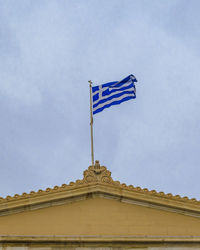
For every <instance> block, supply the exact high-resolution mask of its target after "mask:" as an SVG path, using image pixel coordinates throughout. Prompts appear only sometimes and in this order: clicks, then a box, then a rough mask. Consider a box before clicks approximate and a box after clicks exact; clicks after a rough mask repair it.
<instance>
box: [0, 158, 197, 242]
mask: <svg viewBox="0 0 200 250" xmlns="http://www.w3.org/2000/svg"><path fill="white" fill-rule="evenodd" d="M0 235H11V236H13V237H14V236H16V235H21V236H26V237H35V236H37V237H39V236H41V235H43V236H47V235H49V236H51V237H53V236H54V235H57V236H58V237H61V236H63V237H65V238H66V237H70V238H73V237H74V239H75V238H76V237H79V238H80V237H82V238H84V239H86V238H87V239H89V240H91V239H93V240H94V238H95V237H97V238H98V240H99V236H101V238H102V239H103V238H105V239H107V240H108V239H109V237H111V239H114V238H115V237H116V238H117V239H118V240H119V239H122V238H123V239H124V240H125V239H126V240H127V241H128V240H130V238H132V239H133V238H134V239H136V238H137V237H139V239H140V240H141V239H142V238H146V237H150V238H149V239H151V240H152V239H154V238H155V237H158V238H162V239H163V238H166V239H171V240H172V239H176V238H177V237H179V238H180V237H185V236H186V235H187V237H192V238H193V239H196V240H198V241H200V202H199V201H196V200H195V199H191V200H190V199H188V198H186V197H184V198H181V197H180V196H172V195H171V194H167V195H166V194H164V193H162V192H161V193H157V192H156V191H148V190H147V189H141V188H137V187H133V186H127V185H125V184H120V182H118V181H114V180H113V179H112V177H111V173H110V171H108V170H107V168H106V167H104V166H100V165H99V163H98V162H96V164H95V166H90V167H89V168H88V169H87V170H86V171H84V178H83V179H82V180H77V181H76V182H71V183H70V184H69V185H66V184H64V185H62V186H61V187H58V186H56V187H54V188H53V189H50V188H48V189H46V190H45V191H42V190H39V191H38V192H31V193H30V194H22V195H21V196H19V195H15V196H14V197H7V198H5V199H1V200H0ZM113 237H114V238H113ZM120 237H122V238H120ZM170 237H171V238H170ZM195 237H196V238H195ZM0 241H1V239H0Z"/></svg>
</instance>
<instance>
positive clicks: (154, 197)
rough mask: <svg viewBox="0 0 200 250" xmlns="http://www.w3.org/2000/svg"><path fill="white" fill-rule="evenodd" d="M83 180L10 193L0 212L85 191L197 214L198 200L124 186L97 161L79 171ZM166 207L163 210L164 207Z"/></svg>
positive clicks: (83, 196) (74, 196)
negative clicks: (36, 189)
mask: <svg viewBox="0 0 200 250" xmlns="http://www.w3.org/2000/svg"><path fill="white" fill-rule="evenodd" d="M83 176H84V177H83V179H82V180H77V181H76V182H70V183H69V184H68V185H67V184H63V185H62V186H60V187H59V186H55V187H54V188H47V189H46V190H41V189H40V190H38V192H34V191H31V192H30V193H29V194H27V193H23V194H22V195H18V194H16V195H14V196H13V197H11V196H7V197H6V198H2V197H1V198H0V215H5V214H11V213H13V212H14V213H16V212H20V211H24V210H27V209H30V208H31V209H37V207H48V206H50V205H51V206H52V204H63V202H64V200H65V201H66V200H69V199H70V200H73V199H75V200H77V199H86V197H88V194H93V195H104V196H105V195H107V196H109V197H110V198H111V197H112V198H113V199H120V200H121V201H123V202H127V203H134V204H136V203H138V204H140V205H141V204H143V205H145V206H149V207H154V206H159V207H163V208H164V207H165V208H167V209H168V208H169V209H170V208H171V209H174V210H175V211H176V212H177V211H179V212H180V213H184V214H185V213H187V214H188V213H189V214H188V215H191V216H197V217H200V201H197V200H196V199H194V198H193V199H189V198H188V197H180V196H179V195H175V196H173V195H172V194H165V193H163V192H156V191H155V190H151V191H149V190H148V189H146V188H144V189H142V188H140V187H134V186H132V185H129V186H127V185H126V184H124V183H122V184H121V183H120V182H119V181H114V180H113V179H112V177H111V172H110V171H109V170H107V168H106V167H105V166H100V164H99V161H96V162H95V165H94V166H89V168H88V169H87V170H85V171H84V173H83ZM165 210H166V209H165Z"/></svg>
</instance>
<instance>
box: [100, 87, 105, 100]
mask: <svg viewBox="0 0 200 250" xmlns="http://www.w3.org/2000/svg"><path fill="white" fill-rule="evenodd" d="M104 88H105V87H104ZM102 93H103V88H102V85H99V99H102Z"/></svg>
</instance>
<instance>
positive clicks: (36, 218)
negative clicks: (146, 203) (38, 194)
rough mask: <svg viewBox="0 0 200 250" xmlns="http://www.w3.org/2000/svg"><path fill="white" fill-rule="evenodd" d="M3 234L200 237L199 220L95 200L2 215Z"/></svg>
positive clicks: (0, 231)
mask: <svg viewBox="0 0 200 250" xmlns="http://www.w3.org/2000/svg"><path fill="white" fill-rule="evenodd" d="M0 235H69V236H70V235H71V236H72V235H73V236H74V235H75V236H77V235H90V236H91V235H96V236H99V235H103V236H106V235H108V236H112V235H113V236H119V235H122V236H124V235H125V236H129V235H130V236H134V235H141V236H144V235H148V236H151V235H152V236H200V218H195V217H191V216H186V215H181V214H177V213H173V212H168V211H163V210H159V209H154V208H147V207H143V206H139V205H133V204H127V203H122V202H120V201H116V200H109V199H104V198H93V199H87V200H83V201H76V202H73V203H69V204H65V205H60V206H53V207H49V208H42V209H37V210H33V211H27V212H22V213H18V214H12V215H6V216H1V217H0Z"/></svg>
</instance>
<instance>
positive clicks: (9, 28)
mask: <svg viewBox="0 0 200 250" xmlns="http://www.w3.org/2000/svg"><path fill="white" fill-rule="evenodd" d="M0 5H1V6H2V8H1V10H0V13H1V15H0V16H1V25H0V54H1V59H0V79H1V81H0V103H1V105H0V114H1V124H0V138H1V145H0V148H1V157H0V165H1V174H0V178H1V179H0V180H1V181H0V183H1V185H0V188H1V189H0V196H5V195H7V194H11V195H12V194H15V193H22V192H24V191H25V192H29V191H31V190H32V189H34V190H37V189H39V188H46V187H48V186H54V185H60V184H62V183H66V182H69V181H71V180H75V179H77V178H81V176H82V172H83V170H85V169H86V168H87V167H88V165H89V164H90V130H89V129H90V128H89V88H88V82H87V81H88V80H89V79H91V80H93V81H94V84H100V83H103V82H108V81H112V80H120V79H122V78H123V77H125V76H126V75H128V74H130V73H133V74H135V75H136V77H137V78H138V84H137V99H136V100H134V101H130V102H127V103H124V104H122V105H120V106H118V107H112V108H110V109H109V110H105V111H104V112H102V113H100V114H98V115H96V116H95V117H94V123H95V124H94V132H95V134H94V138H95V158H96V159H99V160H100V161H101V162H102V164H104V165H106V166H107V167H108V168H109V169H110V170H111V171H112V174H113V177H114V178H115V179H119V180H121V181H122V182H126V183H128V184H133V185H135V186H142V187H147V188H149V189H156V190H158V191H160V190H162V191H165V192H172V193H173V194H176V193H179V194H181V195H188V196H190V197H192V196H195V197H197V198H198V199H200V196H199V192H198V190H199V181H198V175H199V168H198V167H199V157H198V154H199V137H200V132H199V120H200V118H199V106H200V105H199V104H200V101H199V95H200V85H199V80H200V74H199V63H200V62H199V60H200V58H199V52H198V51H199V50H198V49H199V43H198V42H197V41H199V32H198V29H197V28H196V25H195V23H199V20H200V18H199V17H198V15H197V14H196V10H197V7H198V6H199V3H198V1H191V2H190V6H189V13H190V15H188V12H187V10H188V3H187V1H173V2H172V1H171V2H169V1H167V2H161V1H126V4H124V1H119V0H118V1H107V2H106V1H87V2H86V1H42V2H41V1H22V0H20V1H18V2H17V3H16V1H9V2H7V1H0ZM193 14H194V15H193ZM190 17H191V18H190ZM194 19H195V22H194ZM191 27H192V28H191ZM187 34H189V35H187Z"/></svg>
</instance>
